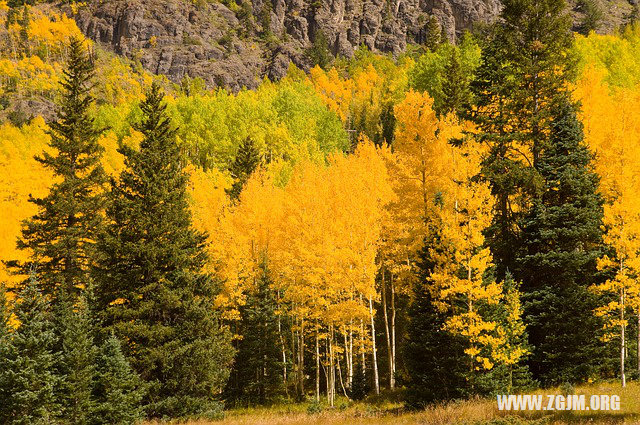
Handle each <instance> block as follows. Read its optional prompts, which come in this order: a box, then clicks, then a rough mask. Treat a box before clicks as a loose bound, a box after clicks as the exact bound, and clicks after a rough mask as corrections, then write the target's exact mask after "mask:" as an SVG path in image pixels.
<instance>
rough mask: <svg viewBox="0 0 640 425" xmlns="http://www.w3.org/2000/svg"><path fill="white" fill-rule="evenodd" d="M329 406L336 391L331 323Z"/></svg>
mask: <svg viewBox="0 0 640 425" xmlns="http://www.w3.org/2000/svg"><path fill="white" fill-rule="evenodd" d="M329 382H330V385H329V406H331V407H333V402H334V398H335V392H336V369H335V362H334V356H333V325H329Z"/></svg>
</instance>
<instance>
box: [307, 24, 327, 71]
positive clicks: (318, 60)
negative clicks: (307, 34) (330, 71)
mask: <svg viewBox="0 0 640 425" xmlns="http://www.w3.org/2000/svg"><path fill="white" fill-rule="evenodd" d="M307 59H308V60H309V62H311V63H310V65H311V67H312V68H313V67H314V66H316V65H317V66H319V67H320V68H322V69H326V68H327V67H328V66H329V64H330V63H331V61H333V55H332V54H331V50H329V41H328V40H327V37H326V36H325V35H324V32H323V31H322V30H318V31H317V32H316V34H315V37H314V38H313V43H312V44H311V47H309V49H307Z"/></svg>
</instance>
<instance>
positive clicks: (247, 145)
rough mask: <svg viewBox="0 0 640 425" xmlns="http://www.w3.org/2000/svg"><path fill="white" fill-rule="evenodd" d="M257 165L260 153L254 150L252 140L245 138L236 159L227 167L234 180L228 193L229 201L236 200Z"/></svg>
mask: <svg viewBox="0 0 640 425" xmlns="http://www.w3.org/2000/svg"><path fill="white" fill-rule="evenodd" d="M258 165H260V152H258V149H256V146H255V143H254V142H253V139H251V137H247V138H246V139H244V141H243V142H242V144H241V145H240V147H239V148H238V153H237V154H236V158H235V160H234V161H233V164H231V167H229V171H230V172H231V177H233V180H234V182H233V186H231V190H229V191H228V193H229V196H230V197H231V199H238V196H240V192H241V191H242V188H243V187H244V185H245V183H247V180H249V177H250V176H251V174H252V173H253V172H254V171H255V170H256V168H257V167H258Z"/></svg>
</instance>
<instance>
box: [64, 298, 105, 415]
mask: <svg viewBox="0 0 640 425" xmlns="http://www.w3.org/2000/svg"><path fill="white" fill-rule="evenodd" d="M53 311H54V314H55V318H54V324H55V330H56V334H57V335H56V336H57V340H58V342H57V344H56V354H57V355H58V359H57V366H56V373H57V375H58V376H59V377H60V378H61V379H60V381H59V386H58V388H57V389H56V397H57V399H58V400H59V404H60V405H61V406H62V411H61V418H62V420H63V421H64V422H67V423H72V424H76V425H84V424H88V423H89V420H90V417H91V416H90V415H91V411H92V409H93V400H92V395H91V393H92V390H93V385H94V379H95V366H94V363H95V356H96V348H95V347H94V345H93V331H94V329H93V326H92V323H91V319H90V316H89V308H88V306H87V302H86V299H85V297H84V296H83V297H81V298H80V299H79V302H78V303H77V304H76V305H74V303H73V301H72V299H71V297H70V296H69V295H68V294H65V293H64V292H63V291H61V293H60V296H59V298H58V303H57V305H56V306H54V308H53Z"/></svg>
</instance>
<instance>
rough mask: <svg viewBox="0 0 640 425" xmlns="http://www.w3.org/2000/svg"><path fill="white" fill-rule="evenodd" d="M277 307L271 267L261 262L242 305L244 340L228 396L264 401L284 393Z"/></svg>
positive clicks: (243, 401) (242, 400)
mask: <svg viewBox="0 0 640 425" xmlns="http://www.w3.org/2000/svg"><path fill="white" fill-rule="evenodd" d="M277 308H278V305H277V301H276V298H275V296H274V292H273V288H272V282H271V279H270V276H269V270H268V268H267V266H266V264H262V265H261V275H260V276H259V278H258V279H257V281H256V285H255V288H254V290H253V292H252V293H250V294H249V295H248V297H247V302H246V304H245V305H244V306H242V308H241V309H240V314H241V325H240V326H241V328H242V340H241V341H240V343H239V344H238V351H237V353H236V358H235V362H234V365H233V369H232V371H231V377H230V379H229V383H228V384H227V390H226V392H227V398H228V399H229V400H231V401H234V402H236V403H241V404H247V405H252V404H265V403H268V402H270V401H272V400H273V399H274V398H276V397H278V396H279V395H281V394H282V392H283V382H282V379H283V378H282V361H281V360H280V359H281V351H280V340H279V333H278V317H277V312H276V310H277Z"/></svg>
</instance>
